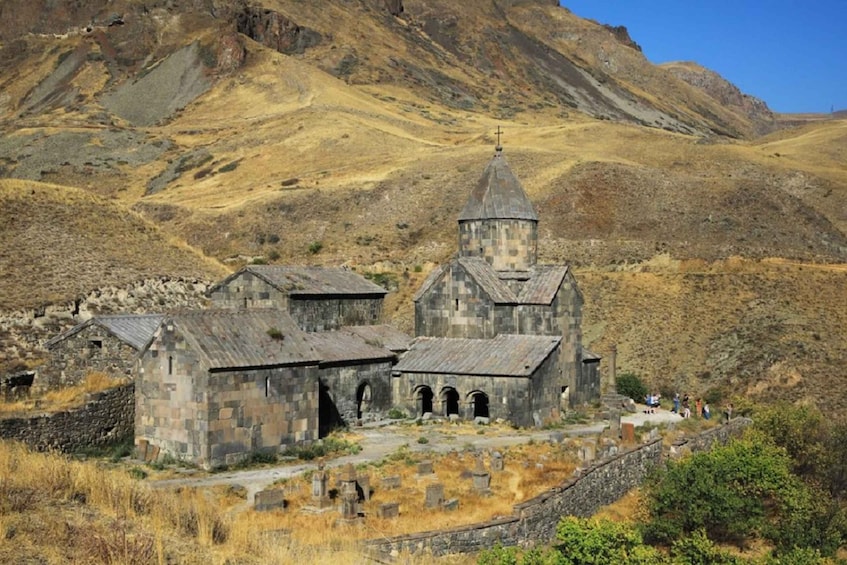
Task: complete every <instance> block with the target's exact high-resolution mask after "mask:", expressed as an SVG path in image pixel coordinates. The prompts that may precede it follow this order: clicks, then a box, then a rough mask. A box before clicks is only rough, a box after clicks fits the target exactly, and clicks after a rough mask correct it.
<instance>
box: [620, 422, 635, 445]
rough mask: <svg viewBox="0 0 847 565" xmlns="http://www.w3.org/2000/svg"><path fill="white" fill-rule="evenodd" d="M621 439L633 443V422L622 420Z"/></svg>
mask: <svg viewBox="0 0 847 565" xmlns="http://www.w3.org/2000/svg"><path fill="white" fill-rule="evenodd" d="M621 441H623V442H624V443H629V444H632V443H635V424H633V423H632V422H624V423H623V424H621Z"/></svg>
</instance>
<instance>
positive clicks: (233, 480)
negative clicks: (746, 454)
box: [149, 410, 679, 504]
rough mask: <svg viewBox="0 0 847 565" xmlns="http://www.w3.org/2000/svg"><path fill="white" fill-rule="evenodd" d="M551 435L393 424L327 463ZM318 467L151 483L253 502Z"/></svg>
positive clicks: (372, 430)
mask: <svg viewBox="0 0 847 565" xmlns="http://www.w3.org/2000/svg"><path fill="white" fill-rule="evenodd" d="M678 420H679V416H677V415H676V414H671V413H670V412H668V411H667V410H660V411H659V412H658V413H656V414H643V413H636V414H628V415H626V416H623V417H622V418H621V421H622V422H632V423H633V424H635V426H636V427H638V426H643V425H644V424H645V423H647V422H651V423H659V422H668V421H678ZM607 425H608V422H597V423H595V424H586V425H575V426H571V427H568V428H565V429H562V430H560V431H561V432H562V433H563V434H564V435H565V436H569V437H578V436H584V435H591V434H599V433H600V432H602V431H603V429H604V428H605V427H607ZM551 433H553V432H551V431H550V430H538V431H523V430H515V431H514V432H507V433H500V434H497V435H493V434H492V435H477V434H468V435H457V434H455V430H454V429H453V428H450V427H448V426H423V427H420V428H417V427H416V428H409V427H408V426H398V425H393V424H392V425H381V426H374V427H366V428H364V429H362V431H361V432H360V435H361V436H362V440H361V442H360V443H359V445H360V446H361V447H362V450H361V451H360V452H359V453H356V454H352V455H345V456H342V457H338V458H336V459H332V460H329V461H327V462H326V465H327V467H330V468H333V467H342V466H344V465H347V464H348V463H352V464H353V465H358V464H359V463H368V462H372V461H379V460H380V459H383V458H384V457H386V456H387V455H389V454H391V453H393V452H395V451H397V450H398V449H400V448H401V447H403V446H406V447H407V448H408V449H409V451H411V452H413V453H447V452H449V451H452V450H455V449H460V448H467V447H469V446H473V448H475V449H497V448H503V447H508V446H513V445H519V444H522V443H527V442H529V441H530V440H532V441H548V440H549V439H550V438H551ZM422 436H425V437H426V438H427V440H428V442H427V443H426V444H420V443H418V442H417V438H418V437H422ZM317 466H318V465H317V462H316V461H315V462H308V463H292V464H289V465H278V466H275V467H267V468H262V469H248V470H244V471H233V472H223V473H215V474H211V475H204V476H202V477H192V476H186V477H183V478H178V479H164V480H158V481H156V480H154V481H150V483H149V484H150V485H151V486H152V487H153V488H176V487H211V486H219V485H240V486H242V487H244V488H246V489H247V503H248V504H251V503H252V501H253V499H254V496H255V494H256V493H257V492H259V491H261V490H264V489H266V488H268V487H269V486H270V485H272V484H273V483H274V482H276V481H279V480H282V479H290V478H292V477H296V476H298V475H300V474H302V473H305V472H306V471H309V470H314V469H317Z"/></svg>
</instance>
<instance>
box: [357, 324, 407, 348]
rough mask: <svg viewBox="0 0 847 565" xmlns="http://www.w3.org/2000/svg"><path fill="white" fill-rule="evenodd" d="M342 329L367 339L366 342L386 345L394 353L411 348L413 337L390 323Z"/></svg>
mask: <svg viewBox="0 0 847 565" xmlns="http://www.w3.org/2000/svg"><path fill="white" fill-rule="evenodd" d="M341 329H342V330H344V331H347V332H350V333H354V334H356V335H358V336H359V337H361V338H362V339H363V340H365V342H366V343H371V344H375V345H378V346H380V347H385V348H387V349H390V350H391V351H393V352H394V353H399V352H402V351H407V350H408V349H409V345H411V343H412V338H411V337H409V336H408V335H407V334H405V333H403V332H401V331H400V330H398V329H397V328H395V327H394V326H391V325H388V324H376V325H373V326H343V327H342V328H341Z"/></svg>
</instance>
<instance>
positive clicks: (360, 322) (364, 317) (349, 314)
mask: <svg viewBox="0 0 847 565" xmlns="http://www.w3.org/2000/svg"><path fill="white" fill-rule="evenodd" d="M382 301H383V298H382V296H363V297H343V298H341V297H334V298H330V297H327V298H308V299H304V298H301V297H299V296H292V297H290V298H289V301H288V312H289V314H291V317H292V318H294V320H295V321H296V322H297V325H298V326H300V329H302V330H303V331H306V332H324V331H331V330H337V329H339V328H341V326H370V325H373V324H377V323H379V321H380V318H381V317H382Z"/></svg>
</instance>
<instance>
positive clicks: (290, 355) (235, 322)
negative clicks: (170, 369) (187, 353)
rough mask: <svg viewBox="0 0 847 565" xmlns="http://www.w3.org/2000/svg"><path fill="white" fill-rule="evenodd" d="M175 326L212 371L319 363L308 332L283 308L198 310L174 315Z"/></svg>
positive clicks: (165, 324)
mask: <svg viewBox="0 0 847 565" xmlns="http://www.w3.org/2000/svg"><path fill="white" fill-rule="evenodd" d="M171 324H172V325H173V326H174V328H175V330H176V331H178V332H179V333H180V334H181V335H183V336H184V337H185V340H186V341H187V342H188V343H189V344H190V345H191V346H192V349H193V350H194V351H195V352H196V353H197V354H198V355H199V356H200V360H201V363H202V364H203V366H204V367H205V368H206V369H208V370H212V371H214V370H226V369H237V368H247V367H250V368H255V367H279V366H285V365H302V364H317V363H318V361H320V355H319V354H318V352H317V351H316V350H315V348H314V346H313V344H311V343H309V342H308V341H307V339H306V334H305V332H303V331H302V330H300V328H299V327H298V326H297V324H296V323H295V322H294V320H293V319H292V318H291V316H289V315H288V314H287V313H285V312H282V311H280V310H272V309H267V310H261V309H259V310H197V311H191V312H182V313H179V314H174V315H173V316H170V317H168V318H166V319H165V321H164V322H163V328H165V329H167V327H169V326H170V325H171Z"/></svg>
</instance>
